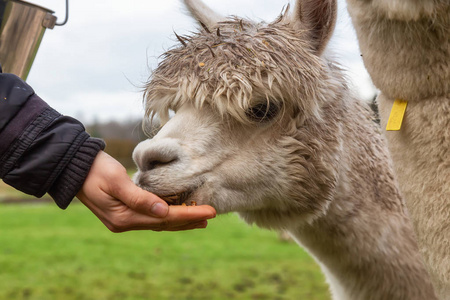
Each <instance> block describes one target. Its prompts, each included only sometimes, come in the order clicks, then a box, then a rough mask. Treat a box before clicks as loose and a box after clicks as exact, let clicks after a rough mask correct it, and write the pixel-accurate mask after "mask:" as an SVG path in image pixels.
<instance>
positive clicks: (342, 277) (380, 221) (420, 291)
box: [290, 199, 436, 300]
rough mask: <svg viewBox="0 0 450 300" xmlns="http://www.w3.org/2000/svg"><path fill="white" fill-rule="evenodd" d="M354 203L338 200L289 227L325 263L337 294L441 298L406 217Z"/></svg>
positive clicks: (341, 296)
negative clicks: (310, 218) (308, 221)
mask: <svg viewBox="0 0 450 300" xmlns="http://www.w3.org/2000/svg"><path fill="white" fill-rule="evenodd" d="M355 203H357V202H355V201H354V200H351V201H350V200H348V199H346V200H345V201H344V199H341V200H339V199H335V200H334V202H333V203H332V204H331V205H330V207H329V209H328V212H327V214H326V215H325V216H324V217H322V218H320V219H317V220H315V221H313V222H312V223H311V224H307V225H304V224H303V225H301V226H297V227H296V228H293V229H292V230H290V233H291V235H292V236H293V237H294V238H295V240H296V241H297V242H298V243H299V244H300V245H302V246H303V247H304V248H306V249H307V250H308V251H309V252H310V253H311V254H312V256H313V257H314V258H315V259H316V261H317V262H318V264H319V265H320V266H321V268H322V271H323V272H324V274H325V276H326V278H327V281H328V283H329V285H330V289H331V292H332V295H333V299H336V300H337V299H342V300H344V299H345V300H357V299H373V300H375V299H380V300H381V299H391V300H395V299H410V300H414V299H417V300H418V299H436V298H435V296H434V292H433V289H432V286H431V283H430V281H429V278H428V274H427V272H426V271H425V269H424V267H423V265H422V261H421V258H420V256H419V253H418V250H417V246H416V244H415V241H414V239H413V233H412V229H411V228H410V227H411V226H410V225H409V222H408V220H407V218H406V217H405V216H404V215H403V214H402V213H395V214H391V215H389V214H387V212H386V211H382V210H377V209H374V208H372V210H367V211H366V210H364V206H362V207H360V205H361V204H355ZM363 205H364V204H363ZM371 214H372V216H371ZM380 216H383V217H380ZM402 224H403V225H402Z"/></svg>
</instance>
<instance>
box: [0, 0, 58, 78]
mask: <svg viewBox="0 0 450 300" xmlns="http://www.w3.org/2000/svg"><path fill="white" fill-rule="evenodd" d="M2 10H3V11H2ZM53 13H54V12H53V11H51V10H49V9H47V8H44V7H40V6H37V5H34V4H31V3H28V2H25V1H21V0H0V18H1V27H0V64H1V65H2V69H3V72H6V73H13V74H16V75H17V76H19V77H21V78H22V79H23V80H26V78H27V76H28V73H29V72H30V69H31V65H32V64H33V61H34V58H35V57H36V53H37V51H38V49H39V45H40V44H41V41H42V37H43V36H44V32H45V29H46V28H50V29H52V28H53V27H54V26H55V24H56V17H55V16H54V15H53Z"/></svg>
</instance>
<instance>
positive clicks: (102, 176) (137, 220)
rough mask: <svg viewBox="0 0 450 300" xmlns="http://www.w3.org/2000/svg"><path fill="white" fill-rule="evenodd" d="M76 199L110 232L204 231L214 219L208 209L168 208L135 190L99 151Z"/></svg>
mask: <svg viewBox="0 0 450 300" xmlns="http://www.w3.org/2000/svg"><path fill="white" fill-rule="evenodd" d="M77 198H78V199H80V201H81V202H83V203H84V205H86V206H87V207H88V208H89V209H90V210H91V211H92V212H93V213H94V214H95V215H96V216H97V217H98V218H99V219H100V221H102V222H103V224H105V226H106V227H108V229H109V230H111V231H112V232H124V231H129V230H145V229H150V230H155V231H163V230H167V231H177V230H189V229H196V228H205V227H206V225H207V224H208V223H207V219H211V218H214V217H215V216H216V211H215V210H214V208H212V207H211V206H207V205H201V206H169V205H167V203H166V202H165V201H163V200H162V199H160V198H159V197H157V196H156V195H154V194H152V193H149V192H147V191H145V190H143V189H141V188H139V187H137V186H136V185H135V184H134V183H133V182H132V181H131V179H130V178H129V177H128V175H127V173H126V170H125V168H124V167H123V166H122V165H121V164H120V163H119V162H118V161H116V160H115V159H114V158H112V157H111V156H109V155H108V154H106V153H105V152H103V151H100V152H99V153H98V155H97V157H96V158H95V160H94V163H93V164H92V166H91V170H90V171H89V174H88V176H87V177H86V180H85V182H84V184H83V187H82V188H81V190H80V191H79V192H78V194H77Z"/></svg>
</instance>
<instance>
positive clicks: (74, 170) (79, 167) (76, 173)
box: [48, 138, 105, 209]
mask: <svg viewBox="0 0 450 300" xmlns="http://www.w3.org/2000/svg"><path fill="white" fill-rule="evenodd" d="M103 149H105V142H104V141H102V140H100V139H96V138H88V139H87V140H86V141H85V142H84V143H83V145H81V147H80V148H79V149H78V152H77V153H76V154H75V155H74V157H73V158H72V159H71V160H70V162H69V164H68V165H67V167H66V168H65V169H64V170H63V171H62V172H61V174H60V175H59V176H58V179H56V181H55V182H54V183H53V185H52V187H51V188H50V190H49V191H48V194H49V195H50V196H51V197H52V198H53V199H54V200H55V202H56V204H57V205H58V206H59V207H60V208H62V209H66V208H67V206H69V204H70V202H71V201H72V199H73V198H74V197H75V196H76V194H77V193H78V191H79V190H80V189H81V187H82V186H83V183H84V180H85V179H86V177H87V175H88V173H89V170H90V168H91V165H92V163H93V162H94V159H95V157H96V156H97V154H98V152H99V151H100V150H103Z"/></svg>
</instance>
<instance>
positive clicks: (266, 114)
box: [245, 102, 280, 122]
mask: <svg viewBox="0 0 450 300" xmlns="http://www.w3.org/2000/svg"><path fill="white" fill-rule="evenodd" d="M279 110H280V108H279V107H278V105H276V104H274V103H271V102H264V103H258V104H256V105H254V106H252V107H250V108H249V109H247V111H246V112H245V114H246V115H247V117H248V118H249V119H251V120H252V121H256V122H267V121H270V120H272V119H273V118H275V117H276V115H277V114H278V111H279Z"/></svg>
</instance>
